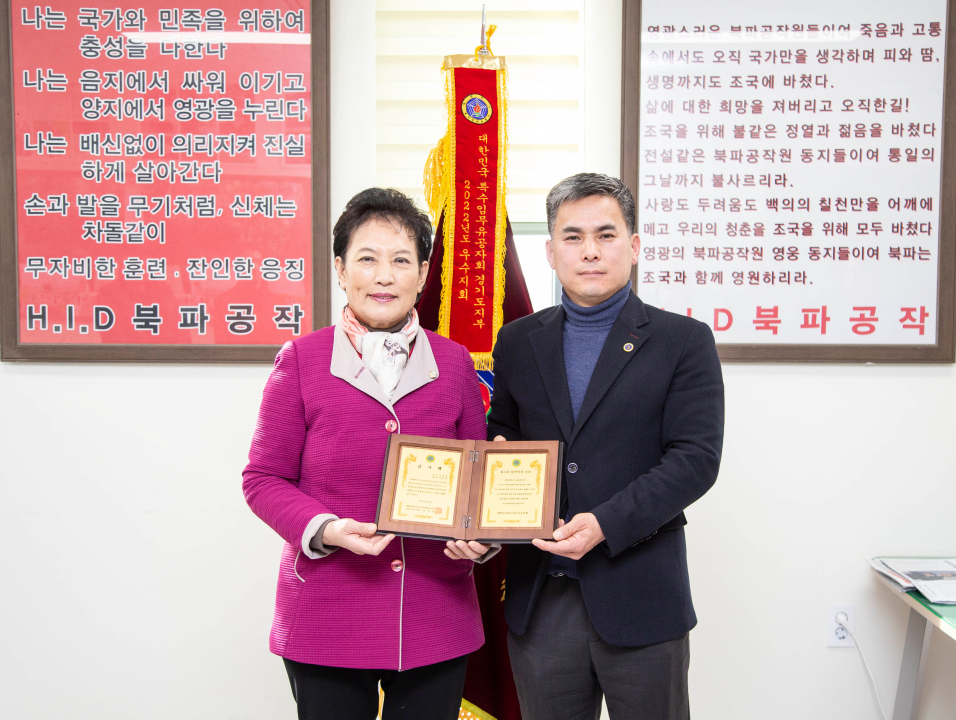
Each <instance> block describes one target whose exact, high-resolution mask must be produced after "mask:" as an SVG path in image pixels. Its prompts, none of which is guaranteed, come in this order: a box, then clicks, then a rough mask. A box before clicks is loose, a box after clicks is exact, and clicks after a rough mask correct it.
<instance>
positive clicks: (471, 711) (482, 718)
mask: <svg viewBox="0 0 956 720" xmlns="http://www.w3.org/2000/svg"><path fill="white" fill-rule="evenodd" d="M458 718H459V720H471V718H474V719H475V720H497V718H496V717H495V716H494V715H489V714H488V713H486V712H485V711H484V710H482V709H481V708H480V707H478V706H477V705H472V704H471V703H470V702H468V701H467V700H465V699H464V698H462V701H461V709H460V710H459V711H458Z"/></svg>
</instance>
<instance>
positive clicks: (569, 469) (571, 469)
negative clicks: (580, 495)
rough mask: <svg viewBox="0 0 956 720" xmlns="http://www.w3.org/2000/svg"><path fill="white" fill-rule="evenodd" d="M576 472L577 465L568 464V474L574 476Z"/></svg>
mask: <svg viewBox="0 0 956 720" xmlns="http://www.w3.org/2000/svg"><path fill="white" fill-rule="evenodd" d="M577 471H578V465H577V463H569V464H568V472H569V473H571V474H572V475H574V473H576V472H577Z"/></svg>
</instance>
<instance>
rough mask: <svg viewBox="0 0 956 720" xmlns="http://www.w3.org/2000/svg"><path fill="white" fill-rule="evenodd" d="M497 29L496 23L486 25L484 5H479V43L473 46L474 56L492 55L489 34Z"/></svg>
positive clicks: (492, 33)
mask: <svg viewBox="0 0 956 720" xmlns="http://www.w3.org/2000/svg"><path fill="white" fill-rule="evenodd" d="M497 29H498V26H497V25H488V24H487V23H486V22H485V6H484V5H482V6H481V38H480V40H481V44H480V45H479V46H478V47H476V48H475V57H476V58H477V57H478V56H479V55H492V56H493V55H494V53H493V52H491V36H492V35H494V34H495V30H497Z"/></svg>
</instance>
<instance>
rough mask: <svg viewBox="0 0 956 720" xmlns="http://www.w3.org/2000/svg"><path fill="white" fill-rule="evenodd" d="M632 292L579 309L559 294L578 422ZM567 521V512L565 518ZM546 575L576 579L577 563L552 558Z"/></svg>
mask: <svg viewBox="0 0 956 720" xmlns="http://www.w3.org/2000/svg"><path fill="white" fill-rule="evenodd" d="M630 292H631V283H630V281H628V283H627V285H625V286H624V287H622V288H621V289H620V290H618V291H617V292H616V293H614V294H613V295H612V296H611V297H609V298H608V299H607V300H605V301H604V302H602V303H601V304H600V305H595V306H594V307H582V306H580V305H577V304H575V303H573V302H571V299H570V298H569V297H568V295H567V293H565V292H562V293H561V305H562V307H564V313H565V319H564V367H565V370H566V372H567V375H568V390H569V391H570V393H571V411H572V412H573V414H574V420H575V422H577V419H578V412H580V410H581V405H582V404H583V403H584V395H585V393H586V392H587V389H588V385H589V384H590V382H591V375H592V374H593V373H594V367H595V366H596V365H597V361H598V357H599V356H600V355H601V350H603V349H604V343H605V341H606V340H607V336H608V334H609V333H610V332H611V327H612V326H613V325H614V321H615V320H617V316H618V315H620V314H621V310H623V309H624V305H625V303H627V296H628V294H629V293H630ZM569 519H570V510H569V511H568V513H567V515H566V516H565V518H564V521H565V522H567V521H568V520H569ZM548 572H549V573H550V574H552V575H558V574H564V575H566V576H568V577H570V578H575V579H577V577H578V572H577V563H576V562H575V561H574V560H571V559H569V558H566V557H561V556H559V555H555V556H554V557H552V558H551V564H550V566H549V567H548Z"/></svg>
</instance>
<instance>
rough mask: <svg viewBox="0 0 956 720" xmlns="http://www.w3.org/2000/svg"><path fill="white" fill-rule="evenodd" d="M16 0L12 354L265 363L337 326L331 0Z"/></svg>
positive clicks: (9, 270)
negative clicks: (289, 345)
mask: <svg viewBox="0 0 956 720" xmlns="http://www.w3.org/2000/svg"><path fill="white" fill-rule="evenodd" d="M101 5H102V3H87V2H81V1H80V0H52V1H51V2H49V3H46V2H44V3H43V4H41V5H37V4H35V3H33V2H28V1H25V0H6V1H5V2H3V3H2V9H0V203H2V205H0V208H2V210H0V254H2V255H0V257H2V277H0V281H2V288H0V291H2V297H0V316H2V323H3V327H2V332H3V336H2V340H3V342H2V357H3V359H4V360H53V361H96V362H157V361H160V362H161V361H170V362H250V361H251V362H256V361H271V360H272V359H273V357H274V356H275V353H276V350H277V349H278V347H279V346H280V345H281V344H282V343H283V342H285V341H286V340H289V339H292V338H294V337H297V336H300V335H302V334H305V333H308V332H311V331H312V330H313V329H315V328H317V327H321V326H323V325H325V324H328V321H329V320H328V318H329V309H328V302H329V282H330V255H331V253H330V251H329V248H330V245H331V243H330V231H329V200H328V197H329V196H328V189H329V171H328V157H329V152H328V151H329V113H328V103H329V74H328V52H329V37H328V32H329V30H328V27H329V10H328V2H327V1H320V0H314V1H313V2H310V1H309V0H277V1H276V2H269V3H262V2H259V1H258V0H215V2H213V1H212V0H196V2H190V3H188V4H186V5H177V4H176V3H169V2H165V1H163V2H160V1H159V0H141V1H140V2H137V3H135V4H133V5H130V6H129V7H115V8H114V7H110V8H105V7H101Z"/></svg>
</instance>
